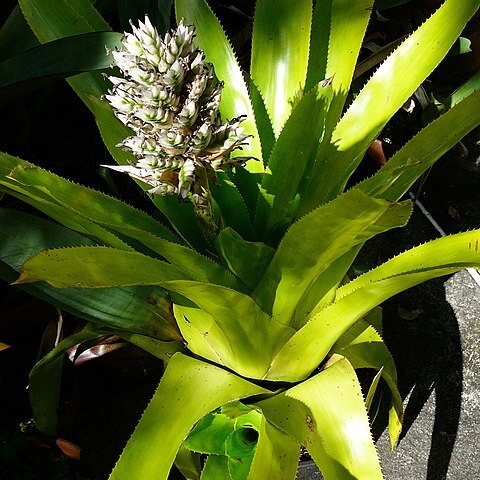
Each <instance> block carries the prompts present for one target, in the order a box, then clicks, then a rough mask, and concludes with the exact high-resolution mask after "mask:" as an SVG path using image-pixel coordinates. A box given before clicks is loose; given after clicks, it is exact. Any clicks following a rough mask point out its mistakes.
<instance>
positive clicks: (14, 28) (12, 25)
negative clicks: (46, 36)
mask: <svg viewBox="0 0 480 480" xmlns="http://www.w3.org/2000/svg"><path fill="white" fill-rule="evenodd" d="M37 45H38V40H37V39H36V38H35V35H34V34H33V32H32V31H31V30H30V28H29V27H28V25H27V22H26V21H25V18H24V16H23V15H22V12H21V10H20V7H19V6H18V5H15V7H14V8H13V10H12V12H11V13H10V15H9V16H8V18H7V20H6V21H5V23H4V24H3V26H2V28H1V29H0V61H3V60H5V59H7V58H9V57H12V56H13V55H16V54H17V53H20V52H23V51H24V50H28V49H29V48H33V47H35V46H37Z"/></svg>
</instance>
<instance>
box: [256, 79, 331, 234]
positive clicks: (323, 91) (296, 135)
mask: <svg viewBox="0 0 480 480" xmlns="http://www.w3.org/2000/svg"><path fill="white" fill-rule="evenodd" d="M331 100H332V89H331V86H329V85H325V86H323V84H318V85H317V86H316V87H315V88H313V89H312V90H311V91H310V92H308V93H307V94H305V95H304V96H303V97H302V98H301V99H300V101H299V102H298V104H297V105H296V106H295V107H294V108H293V111H292V113H291V115H290V117H289V118H288V120H287V122H286V124H285V126H284V127H283V129H282V131H281V133H280V136H279V137H278V140H277V141H276V143H275V146H274V147H273V151H272V154H271V156H270V159H269V161H268V165H267V169H266V172H265V174H264V176H263V181H262V186H261V190H260V192H261V195H262V198H261V199H259V200H258V202H257V210H256V213H255V228H256V230H257V232H258V233H259V235H261V236H266V239H267V241H270V242H271V243H275V240H277V241H278V239H277V237H278V236H280V237H281V236H283V233H284V230H285V228H286V226H287V225H289V224H290V223H291V221H292V218H293V216H294V214H295V206H296V205H295V197H296V195H297V192H298V190H299V186H300V184H301V182H302V180H303V178H304V176H305V175H308V172H309V169H310V168H311V165H312V163H313V161H314V160H315V156H316V153H317V149H318V145H319V142H320V140H321V138H322V135H323V132H324V126H325V117H326V114H327V112H328V107H329V105H330V102H331ZM305 119H308V122H309V125H308V128H307V129H306V128H305ZM272 229H273V232H272V231H269V230H272ZM265 234H266V235H265Z"/></svg>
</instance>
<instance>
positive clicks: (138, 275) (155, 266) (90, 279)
mask: <svg viewBox="0 0 480 480" xmlns="http://www.w3.org/2000/svg"><path fill="white" fill-rule="evenodd" d="M185 278H190V277H189V275H187V274H186V273H184V272H182V271H180V270H179V269H177V268H176V267H174V266H173V265H170V264H168V263H166V262H163V261H161V260H157V259H155V258H151V257H147V256H146V255H142V254H141V253H137V252H127V251H124V250H117V249H115V248H110V247H77V248H59V249H57V250H46V251H44V252H41V253H38V254H37V255H34V256H33V257H30V258H29V259H28V260H26V261H25V262H24V263H23V265H22V269H21V272H20V277H19V278H18V280H17V281H16V282H15V283H16V284H22V283H30V282H35V281H37V280H42V281H45V282H48V283H50V285H52V286H54V287H57V288H68V287H81V288H105V287H115V286H129V285H160V284H163V283H164V282H167V281H169V280H181V279H185Z"/></svg>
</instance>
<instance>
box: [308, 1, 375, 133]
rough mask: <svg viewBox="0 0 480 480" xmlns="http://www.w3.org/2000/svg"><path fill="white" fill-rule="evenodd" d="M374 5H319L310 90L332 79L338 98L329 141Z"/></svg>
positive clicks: (330, 121)
mask: <svg viewBox="0 0 480 480" xmlns="http://www.w3.org/2000/svg"><path fill="white" fill-rule="evenodd" d="M372 6H373V0H357V1H355V2H346V1H345V0H327V1H322V2H317V3H316V5H315V10H314V12H313V22H312V39H311V42H310V61H309V66H308V67H309V68H308V76H307V88H311V87H313V86H314V85H315V84H316V83H317V82H320V81H322V80H323V79H326V78H330V79H331V82H332V89H333V92H334V99H333V102H332V105H331V106H330V108H329V110H328V114H327V134H326V135H327V138H329V136H330V134H331V132H332V129H333V127H334V126H335V125H336V123H337V122H338V120H339V118H340V115H341V113H342V110H343V107H344V104H345V99H346V98H347V94H348V92H349V90H350V83H351V81H352V77H353V72H354V70H355V65H356V63H357V58H358V54H359V52H360V48H361V46H362V43H363V38H364V36H365V32H366V29H367V25H368V21H369V18H370V14H371V11H372Z"/></svg>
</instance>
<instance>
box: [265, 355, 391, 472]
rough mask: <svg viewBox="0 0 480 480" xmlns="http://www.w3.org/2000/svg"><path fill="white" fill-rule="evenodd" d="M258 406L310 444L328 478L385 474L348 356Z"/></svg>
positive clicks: (340, 358) (336, 358)
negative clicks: (381, 467)
mask: <svg viewBox="0 0 480 480" xmlns="http://www.w3.org/2000/svg"><path fill="white" fill-rule="evenodd" d="M257 405H258V406H259V407H260V408H261V409H262V411H263V413H264V415H265V417H266V418H267V420H268V421H270V422H272V423H273V424H274V425H275V426H276V427H277V428H279V429H280V430H282V431H283V432H285V433H287V434H288V435H290V436H292V437H293V438H294V439H295V440H296V441H297V442H298V443H301V444H302V445H304V446H305V447H306V448H307V450H308V452H309V453H310V455H311V456H312V458H313V459H314V460H315V463H316V464H317V465H318V467H319V468H320V470H321V472H322V474H323V478H324V479H325V480H351V479H353V478H355V479H358V480H374V479H382V478H383V477H382V472H381V469H380V465H379V461H378V457H377V453H376V451H375V446H374V444H373V441H372V437H371V434H370V426H369V423H368V417H367V412H366V410H365V404H364V402H363V396H362V391H361V389H360V384H359V383H358V379H357V376H356V374H355V371H354V370H353V368H352V366H351V365H350V363H349V362H348V361H347V360H346V359H344V358H342V357H339V356H338V355H336V356H334V357H333V358H332V359H331V360H330V362H329V363H328V364H327V365H326V366H325V368H324V370H322V371H321V372H320V373H318V374H317V375H315V376H313V377H312V378H310V379H308V380H306V381H304V382H302V383H300V384H299V385H296V386H295V387H292V388H290V389H289V390H287V391H286V392H284V393H281V394H279V395H275V396H273V397H271V398H268V399H267V400H264V401H261V402H258V403H257Z"/></svg>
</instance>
